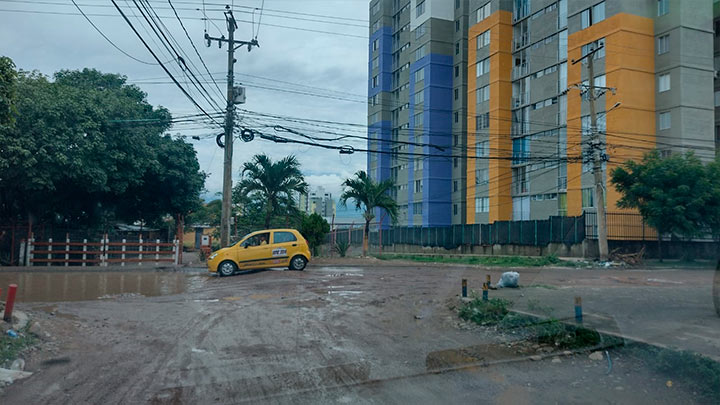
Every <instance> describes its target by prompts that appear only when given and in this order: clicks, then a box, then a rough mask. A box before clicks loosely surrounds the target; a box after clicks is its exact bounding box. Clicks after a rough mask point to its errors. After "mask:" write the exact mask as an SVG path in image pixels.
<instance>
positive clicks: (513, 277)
mask: <svg viewBox="0 0 720 405" xmlns="http://www.w3.org/2000/svg"><path fill="white" fill-rule="evenodd" d="M519 280H520V274H519V273H518V272H516V271H506V272H505V273H503V274H502V276H500V281H498V283H497V284H496V285H495V286H496V287H497V288H517V287H518V281H519Z"/></svg>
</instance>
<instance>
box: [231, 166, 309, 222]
mask: <svg viewBox="0 0 720 405" xmlns="http://www.w3.org/2000/svg"><path fill="white" fill-rule="evenodd" d="M241 176H242V177H241V178H240V181H239V182H238V184H237V185H236V186H235V188H234V190H233V194H234V196H235V201H234V202H235V203H239V204H242V205H244V206H247V207H251V208H257V207H262V213H261V218H263V226H264V227H265V229H268V228H270V225H271V223H272V222H273V219H278V218H280V219H281V218H282V217H283V216H285V217H288V218H289V217H290V216H293V217H296V216H297V215H298V209H297V206H296V204H295V200H294V198H293V194H294V193H307V190H308V185H307V183H306V182H305V178H304V177H303V175H302V172H301V171H300V163H299V162H298V161H297V159H296V158H295V156H287V157H285V158H283V159H281V160H279V161H277V162H273V161H272V160H271V159H270V157H268V156H267V155H265V154H261V155H255V156H254V157H253V158H252V160H251V161H249V162H245V164H244V165H243V169H242V172H241Z"/></svg>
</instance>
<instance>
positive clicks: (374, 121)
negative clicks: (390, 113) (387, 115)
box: [370, 113, 380, 124]
mask: <svg viewBox="0 0 720 405" xmlns="http://www.w3.org/2000/svg"><path fill="white" fill-rule="evenodd" d="M378 122H380V113H374V114H372V115H370V124H377V123H378Z"/></svg>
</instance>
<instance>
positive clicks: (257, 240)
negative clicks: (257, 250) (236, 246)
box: [243, 232, 270, 246]
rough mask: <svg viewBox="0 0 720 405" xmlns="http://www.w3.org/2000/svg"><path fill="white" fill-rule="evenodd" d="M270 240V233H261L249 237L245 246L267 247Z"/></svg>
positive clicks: (244, 243)
mask: <svg viewBox="0 0 720 405" xmlns="http://www.w3.org/2000/svg"><path fill="white" fill-rule="evenodd" d="M269 240H270V233H269V232H267V233H260V234H257V235H253V236H251V237H249V238H248V239H247V240H246V241H245V242H243V246H260V245H267V244H268V241H269Z"/></svg>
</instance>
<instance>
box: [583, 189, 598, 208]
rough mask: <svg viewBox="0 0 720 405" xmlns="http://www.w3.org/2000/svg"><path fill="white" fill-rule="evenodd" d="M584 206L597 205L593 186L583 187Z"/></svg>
mask: <svg viewBox="0 0 720 405" xmlns="http://www.w3.org/2000/svg"><path fill="white" fill-rule="evenodd" d="M582 207H583V208H593V207H595V195H594V191H593V189H592V188H584V189H582Z"/></svg>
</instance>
